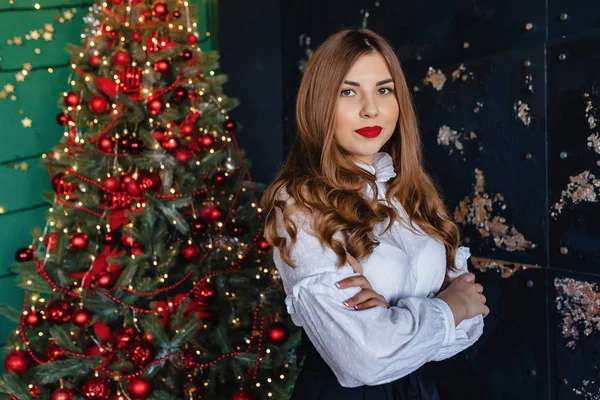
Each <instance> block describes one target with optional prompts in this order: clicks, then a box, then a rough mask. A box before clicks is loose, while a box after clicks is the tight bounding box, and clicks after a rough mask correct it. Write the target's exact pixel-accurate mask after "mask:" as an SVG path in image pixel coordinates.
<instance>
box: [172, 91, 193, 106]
mask: <svg viewBox="0 0 600 400" xmlns="http://www.w3.org/2000/svg"><path fill="white" fill-rule="evenodd" d="M186 97H187V98H190V97H191V96H190V95H189V93H188V91H187V90H185V89H184V88H182V87H179V88H177V89H175V90H173V100H175V101H176V102H178V103H179V102H181V101H183V99H185V98H186Z"/></svg>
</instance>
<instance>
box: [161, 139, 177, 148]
mask: <svg viewBox="0 0 600 400" xmlns="http://www.w3.org/2000/svg"><path fill="white" fill-rule="evenodd" d="M160 145H161V146H162V148H163V149H165V150H167V151H175V150H176V149H177V148H179V140H177V138H174V137H169V138H165V139H164V140H162V141H161V142H160Z"/></svg>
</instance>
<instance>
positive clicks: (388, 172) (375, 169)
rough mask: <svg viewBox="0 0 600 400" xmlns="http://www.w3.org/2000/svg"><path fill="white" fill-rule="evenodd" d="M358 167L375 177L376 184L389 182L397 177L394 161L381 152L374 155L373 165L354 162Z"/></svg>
mask: <svg viewBox="0 0 600 400" xmlns="http://www.w3.org/2000/svg"><path fill="white" fill-rule="evenodd" d="M354 163H355V164H356V165H358V166H359V167H361V168H362V169H364V170H365V171H368V172H370V173H371V174H373V175H375V181H376V182H387V181H388V180H390V179H391V178H394V177H395V176H396V171H394V160H393V159H392V156H390V155H389V154H388V153H386V152H384V151H380V152H378V153H376V154H374V155H373V165H372V166H371V165H369V164H365V163H363V162H360V161H355V162H354Z"/></svg>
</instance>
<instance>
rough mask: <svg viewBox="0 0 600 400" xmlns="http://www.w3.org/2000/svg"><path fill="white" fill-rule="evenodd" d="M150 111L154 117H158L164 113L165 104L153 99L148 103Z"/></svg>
mask: <svg viewBox="0 0 600 400" xmlns="http://www.w3.org/2000/svg"><path fill="white" fill-rule="evenodd" d="M147 107H148V111H149V112H150V114H152V115H158V114H160V113H161V112H163V109H164V107H165V103H164V102H163V101H162V100H161V99H152V100H150V101H149V102H148V105H147Z"/></svg>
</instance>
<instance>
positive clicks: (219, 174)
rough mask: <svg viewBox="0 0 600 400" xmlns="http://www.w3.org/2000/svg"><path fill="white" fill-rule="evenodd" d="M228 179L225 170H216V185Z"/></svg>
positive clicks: (214, 181)
mask: <svg viewBox="0 0 600 400" xmlns="http://www.w3.org/2000/svg"><path fill="white" fill-rule="evenodd" d="M226 179H227V176H225V172H223V171H217V172H215V175H214V176H213V178H212V181H213V183H214V184H215V185H218V184H220V183H223V182H225V180H226Z"/></svg>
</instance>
